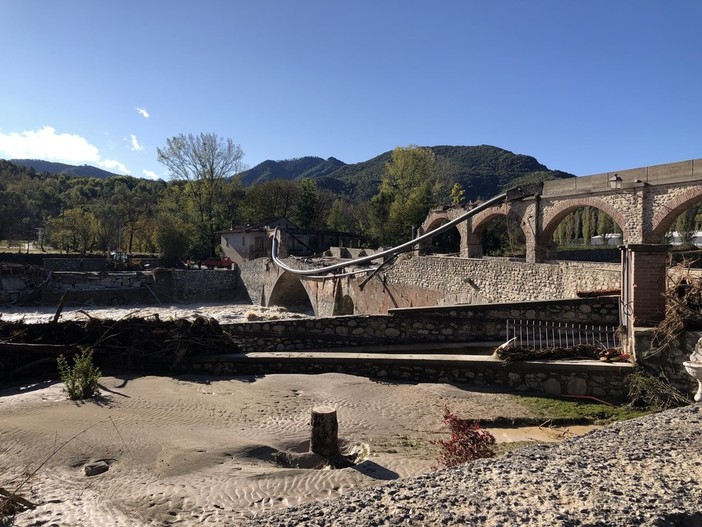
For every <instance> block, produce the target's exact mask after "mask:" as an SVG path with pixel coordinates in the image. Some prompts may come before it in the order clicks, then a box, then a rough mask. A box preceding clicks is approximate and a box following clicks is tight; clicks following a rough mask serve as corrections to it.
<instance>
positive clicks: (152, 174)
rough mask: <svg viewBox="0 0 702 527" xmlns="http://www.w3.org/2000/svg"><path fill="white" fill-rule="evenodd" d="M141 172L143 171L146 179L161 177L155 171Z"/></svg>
mask: <svg viewBox="0 0 702 527" xmlns="http://www.w3.org/2000/svg"><path fill="white" fill-rule="evenodd" d="M143 172H144V177H145V178H146V179H153V180H157V179H161V176H159V175H158V174H157V173H156V172H153V171H151V170H144V171H143Z"/></svg>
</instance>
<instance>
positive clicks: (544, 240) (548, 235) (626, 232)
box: [537, 197, 635, 246]
mask: <svg viewBox="0 0 702 527" xmlns="http://www.w3.org/2000/svg"><path fill="white" fill-rule="evenodd" d="M581 207H594V208H596V209H599V210H601V211H602V212H604V213H605V214H607V215H609V217H610V218H612V220H613V221H614V222H615V223H616V224H617V225H619V228H620V229H621V230H622V233H623V240H625V241H631V240H633V239H634V238H635V236H634V233H632V232H631V231H630V229H629V225H628V222H627V218H626V217H625V216H624V215H623V214H622V213H621V212H619V210H617V209H616V208H615V207H614V205H612V204H611V203H609V202H607V201H605V200H603V199H601V198H597V197H589V198H578V199H566V200H560V201H558V202H557V203H556V204H555V205H554V206H553V207H552V208H551V209H550V210H549V211H548V213H547V214H546V215H545V216H544V218H543V225H542V229H541V234H540V235H539V236H538V239H537V245H540V246H544V245H549V244H550V243H551V240H552V238H553V234H554V232H556V228H558V225H559V224H560V223H561V221H563V218H565V217H566V216H567V215H568V214H570V213H571V212H573V211H574V210H577V209H579V208H581Z"/></svg>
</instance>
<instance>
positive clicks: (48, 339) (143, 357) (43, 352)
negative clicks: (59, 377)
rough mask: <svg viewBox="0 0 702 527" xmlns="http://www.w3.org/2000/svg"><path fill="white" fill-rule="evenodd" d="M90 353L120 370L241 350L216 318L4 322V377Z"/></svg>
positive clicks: (0, 346)
mask: <svg viewBox="0 0 702 527" xmlns="http://www.w3.org/2000/svg"><path fill="white" fill-rule="evenodd" d="M83 348H90V349H91V350H92V352H93V355H94V358H95V360H96V362H99V363H102V364H108V365H109V364H115V365H120V366H140V367H145V366H146V367H148V366H150V365H161V367H163V366H164V365H166V366H170V367H172V368H177V367H178V366H180V365H181V364H182V363H183V361H184V360H185V359H186V358H187V357H191V356H196V355H211V354H212V355H214V354H217V353H236V352H238V351H239V348H238V346H237V345H236V343H235V342H234V340H233V339H232V337H231V336H230V335H228V334H227V333H226V332H225V331H224V330H223V328H222V327H221V326H220V325H219V323H218V322H217V321H216V320H215V319H206V318H202V317H199V318H196V319H195V320H193V321H189V320H186V319H178V320H169V321H165V320H161V319H160V318H158V316H151V317H147V318H139V317H127V318H123V319H120V320H117V321H114V320H101V319H97V318H89V319H88V320H87V321H85V322H78V321H68V322H59V323H47V324H25V323H24V322H2V321H0V350H2V352H3V353H2V355H1V356H0V374H3V373H4V374H7V373H9V372H12V371H14V370H15V369H17V368H20V367H26V365H27V363H28V362H31V361H35V362H41V361H45V360H46V359H47V358H48V359H50V360H52V361H53V363H54V364H55V359H56V357H58V356H59V355H60V354H64V355H69V354H70V353H76V352H78V351H79V350H80V349H83Z"/></svg>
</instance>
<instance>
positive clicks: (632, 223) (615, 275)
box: [242, 159, 702, 327]
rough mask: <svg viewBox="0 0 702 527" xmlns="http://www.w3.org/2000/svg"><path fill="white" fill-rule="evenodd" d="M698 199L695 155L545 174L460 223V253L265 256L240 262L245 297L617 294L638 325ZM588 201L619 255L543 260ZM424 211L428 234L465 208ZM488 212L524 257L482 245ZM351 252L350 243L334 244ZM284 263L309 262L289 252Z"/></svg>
mask: <svg viewBox="0 0 702 527" xmlns="http://www.w3.org/2000/svg"><path fill="white" fill-rule="evenodd" d="M700 201H702V159H694V160H688V161H682V162H678V163H670V164H665V165H657V166H650V167H643V168H634V169H628V170H619V171H616V172H607V173H603V174H596V175H591V176H581V177H576V178H569V179H563V180H557V181H548V182H546V183H544V184H543V187H541V188H539V189H538V191H537V192H535V193H533V194H532V195H528V196H526V197H521V198H519V199H513V200H508V201H505V202H504V203H501V204H498V205H495V206H493V207H490V208H487V209H484V210H482V211H481V212H479V213H477V214H475V215H474V216H471V217H469V218H468V219H466V220H465V221H463V222H461V223H459V224H458V225H457V226H456V228H457V230H458V233H459V235H460V254H459V256H457V257H456V256H454V257H448V256H421V255H422V254H423V248H424V245H426V244H427V243H430V242H424V243H423V244H419V245H418V246H417V248H416V250H415V251H412V252H409V253H405V254H402V255H400V256H399V257H397V258H391V259H386V260H382V261H380V262H379V263H377V264H374V267H373V269H374V270H372V271H370V270H368V269H362V268H356V269H355V270H354V272H355V273H356V274H350V273H347V272H344V273H328V274H326V275H324V276H309V277H308V276H300V275H297V274H295V273H291V272H288V271H284V270H282V269H280V268H278V267H277V266H276V265H275V264H274V263H273V262H272V261H271V260H270V259H265V258H264V259H258V260H254V261H251V262H245V263H244V265H242V279H243V280H244V283H245V284H246V287H247V289H248V291H249V294H250V296H251V297H252V300H253V301H254V302H256V303H261V304H262V305H266V306H268V305H282V306H286V307H288V308H295V307H301V308H303V309H307V310H313V311H314V313H315V314H316V315H318V316H330V315H331V316H333V315H345V314H376V313H386V312H388V310H389V309H392V308H401V307H420V306H436V305H452V304H457V303H464V304H466V303H467V304H484V303H500V302H520V301H529V300H546V299H566V298H575V297H577V296H582V295H583V294H597V293H605V292H609V293H613V292H616V293H620V296H621V305H622V315H623V316H622V319H626V320H625V321H624V320H623V322H622V323H623V324H624V325H629V326H631V327H634V326H646V325H651V324H652V323H655V322H657V321H659V320H660V319H661V317H662V315H663V310H664V307H665V306H664V298H663V296H662V294H661V293H662V292H663V290H664V288H665V281H666V271H667V260H668V248H669V246H668V245H667V244H666V238H665V235H666V233H667V232H668V231H669V230H670V228H671V226H672V225H673V223H674V221H675V220H676V218H677V217H678V216H679V215H680V214H681V213H682V212H683V211H685V210H687V209H688V208H690V207H691V206H693V205H695V204H696V203H699V202H700ZM585 206H590V207H596V208H598V209H600V210H602V211H603V212H605V213H607V214H608V215H609V216H610V217H611V218H612V219H613V220H614V221H615V222H616V223H617V224H618V225H619V227H620V228H621V231H622V233H623V236H622V246H621V263H619V264H601V263H600V264H595V263H587V262H563V261H555V260H553V259H552V255H553V248H554V246H553V242H552V239H553V233H554V231H555V230H556V228H557V226H558V224H559V223H560V222H561V221H562V220H563V218H564V217H565V216H566V215H567V214H569V213H570V212H572V211H574V210H576V209H578V208H580V207H585ZM466 211H467V210H466V209H464V208H450V209H447V210H434V211H431V212H430V214H429V215H428V217H427V218H426V220H425V222H424V223H423V225H422V226H421V228H420V230H419V232H420V234H422V233H429V232H431V231H433V230H435V229H437V228H438V227H440V226H441V225H443V224H445V223H447V222H448V221H451V220H453V219H455V218H458V217H460V216H462V215H464V214H465V213H466ZM497 216H503V217H506V218H507V219H508V220H509V221H511V222H512V223H513V224H516V225H519V227H520V228H521V230H522V232H523V234H524V238H525V239H526V258H525V259H522V260H521V261H515V260H512V259H506V258H489V257H485V256H484V255H483V254H482V244H481V240H482V237H483V235H484V233H485V231H486V228H487V226H488V224H489V223H490V222H491V221H492V220H493V219H495V217H497ZM334 251H335V256H337V257H340V258H344V257H346V258H353V257H354V256H358V255H363V253H361V251H360V250H359V249H355V250H354V249H343V248H337V249H335V250H334ZM286 262H289V265H290V266H291V267H296V268H301V269H302V268H310V267H311V264H310V263H306V262H303V261H301V260H295V259H288V260H286Z"/></svg>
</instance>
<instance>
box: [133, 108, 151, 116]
mask: <svg viewBox="0 0 702 527" xmlns="http://www.w3.org/2000/svg"><path fill="white" fill-rule="evenodd" d="M136 111H137V112H139V115H141V116H142V117H143V118H144V119H148V118H149V117H151V114H150V113H149V112H148V111H147V110H146V108H139V107H138V106H137V107H136Z"/></svg>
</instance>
